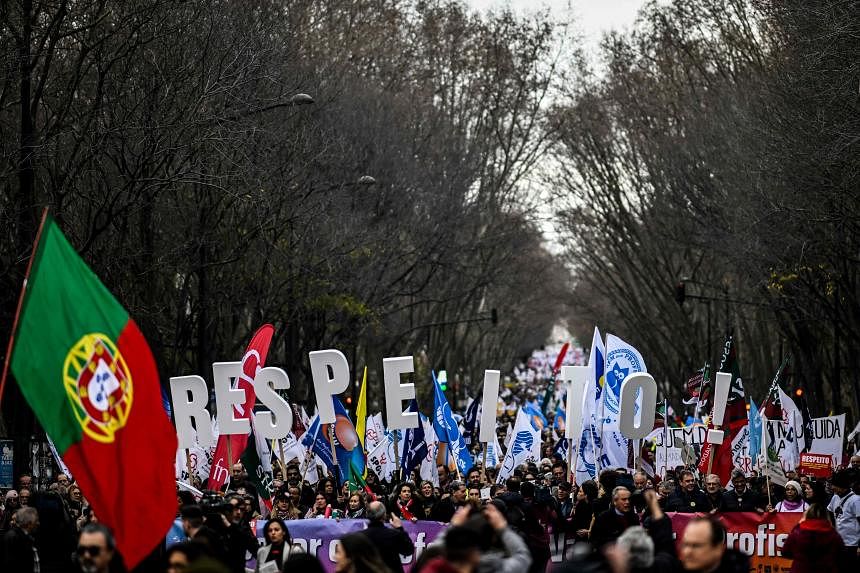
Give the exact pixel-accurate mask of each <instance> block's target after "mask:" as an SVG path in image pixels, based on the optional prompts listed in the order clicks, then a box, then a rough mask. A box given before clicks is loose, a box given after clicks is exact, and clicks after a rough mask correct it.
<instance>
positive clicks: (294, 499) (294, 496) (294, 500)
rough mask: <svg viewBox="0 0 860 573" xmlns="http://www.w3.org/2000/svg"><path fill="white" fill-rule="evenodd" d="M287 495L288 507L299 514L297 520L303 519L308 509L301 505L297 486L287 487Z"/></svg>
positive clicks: (300, 491)
mask: <svg viewBox="0 0 860 573" xmlns="http://www.w3.org/2000/svg"><path fill="white" fill-rule="evenodd" d="M287 494H288V495H289V496H290V505H292V506H293V507H295V508H296V510H297V511H298V512H299V517H298V518H297V519H301V518H303V517H304V516H305V514H307V512H308V509H310V508H309V507H307V506H305V505H304V504H302V489H301V488H300V487H299V486H298V485H288V486H287Z"/></svg>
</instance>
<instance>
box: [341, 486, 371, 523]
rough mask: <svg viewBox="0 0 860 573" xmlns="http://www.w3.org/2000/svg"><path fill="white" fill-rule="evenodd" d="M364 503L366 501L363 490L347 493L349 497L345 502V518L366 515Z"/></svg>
mask: <svg viewBox="0 0 860 573" xmlns="http://www.w3.org/2000/svg"><path fill="white" fill-rule="evenodd" d="M366 505H367V502H366V501H365V498H364V493H363V492H360V491H354V492H352V493H351V494H349V499H348V500H347V502H346V514H345V515H344V517H346V518H347V519H364V518H365V517H367V515H366V512H367V510H366Z"/></svg>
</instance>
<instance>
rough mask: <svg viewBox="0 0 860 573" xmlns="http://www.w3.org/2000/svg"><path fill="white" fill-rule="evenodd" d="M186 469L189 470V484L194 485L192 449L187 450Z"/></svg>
mask: <svg viewBox="0 0 860 573" xmlns="http://www.w3.org/2000/svg"><path fill="white" fill-rule="evenodd" d="M185 467H186V468H187V469H188V483H190V484H192V485H193V481H194V475H193V474H192V473H191V449H190V448H185Z"/></svg>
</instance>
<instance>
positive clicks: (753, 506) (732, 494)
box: [723, 470, 765, 513]
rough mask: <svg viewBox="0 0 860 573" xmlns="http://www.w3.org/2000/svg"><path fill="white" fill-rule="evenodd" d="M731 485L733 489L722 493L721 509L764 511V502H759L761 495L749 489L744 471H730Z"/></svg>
mask: <svg viewBox="0 0 860 573" xmlns="http://www.w3.org/2000/svg"><path fill="white" fill-rule="evenodd" d="M732 486H734V489H733V490H731V491H727V492H726V493H724V494H723V500H724V501H725V504H724V506H723V511H757V512H759V513H762V512H763V511H764V505H765V504H763V503H762V502H761V496H760V495H758V494H757V493H755V492H754V491H752V490H751V489H750V487H749V485H748V484H747V478H746V476H745V475H744V472H742V471H741V470H734V471H733V472H732Z"/></svg>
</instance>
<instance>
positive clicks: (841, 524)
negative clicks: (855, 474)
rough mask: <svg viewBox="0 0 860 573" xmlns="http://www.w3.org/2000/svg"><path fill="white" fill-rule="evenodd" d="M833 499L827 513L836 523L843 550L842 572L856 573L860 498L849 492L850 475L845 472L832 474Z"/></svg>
mask: <svg viewBox="0 0 860 573" xmlns="http://www.w3.org/2000/svg"><path fill="white" fill-rule="evenodd" d="M831 485H832V487H833V498H832V499H831V500H830V504H829V505H828V506H827V511H829V512H830V513H831V515H832V516H833V519H834V522H835V523H836V532H837V533H838V534H839V536H840V537H842V542H843V543H844V544H845V550H844V551H843V554H842V561H843V563H842V567H843V569H842V570H843V571H856V570H857V565H858V557H860V555H858V552H860V548H858V545H860V496H858V495H857V494H855V493H854V492H853V491H852V490H851V475H850V474H849V472H847V471H845V470H841V471H838V472H836V473H834V474H833V479H832V480H831Z"/></svg>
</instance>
